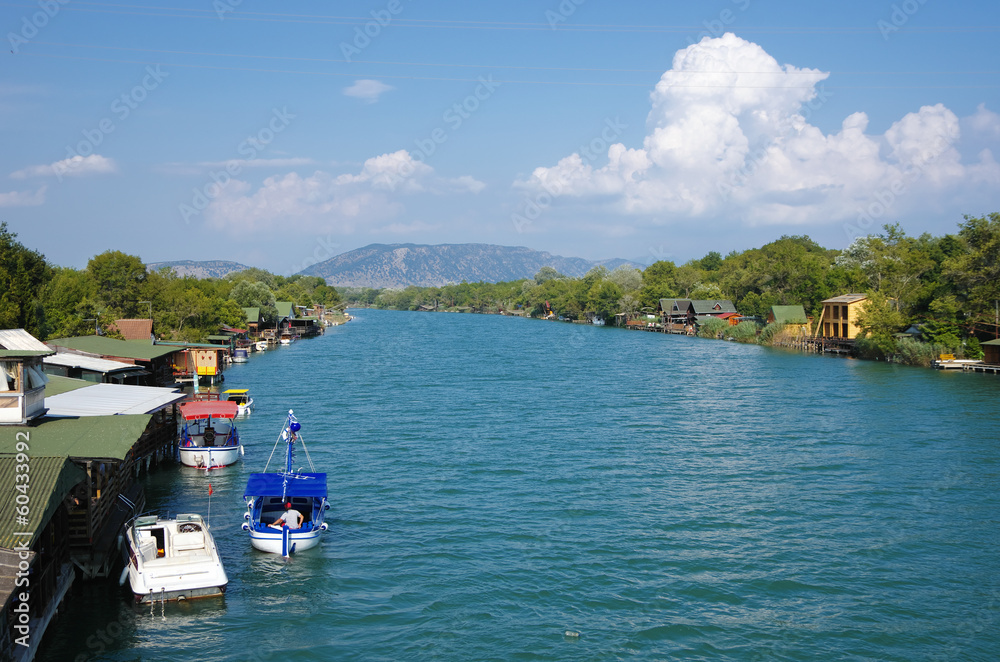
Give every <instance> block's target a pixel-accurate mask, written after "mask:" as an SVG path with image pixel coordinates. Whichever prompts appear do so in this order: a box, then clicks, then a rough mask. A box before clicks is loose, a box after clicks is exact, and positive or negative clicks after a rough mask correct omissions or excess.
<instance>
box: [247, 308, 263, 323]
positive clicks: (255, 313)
mask: <svg viewBox="0 0 1000 662" xmlns="http://www.w3.org/2000/svg"><path fill="white" fill-rule="evenodd" d="M243 313H244V314H245V315H246V316H247V321H248V322H259V321H260V308H244V309H243Z"/></svg>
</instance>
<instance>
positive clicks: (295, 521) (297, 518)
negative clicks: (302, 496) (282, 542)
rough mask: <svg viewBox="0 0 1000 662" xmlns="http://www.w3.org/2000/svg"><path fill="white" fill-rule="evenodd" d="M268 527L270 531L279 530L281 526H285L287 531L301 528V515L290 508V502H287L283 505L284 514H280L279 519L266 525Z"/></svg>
mask: <svg viewBox="0 0 1000 662" xmlns="http://www.w3.org/2000/svg"><path fill="white" fill-rule="evenodd" d="M268 526H269V527H271V528H272V529H280V528H281V527H282V526H287V527H288V528H289V529H297V528H299V527H300V526H302V513H300V512H299V511H297V510H295V509H294V508H292V504H291V502H288V503H286V504H285V512H283V513H281V517H279V518H278V519H276V520H274V521H273V522H272V523H270V524H268Z"/></svg>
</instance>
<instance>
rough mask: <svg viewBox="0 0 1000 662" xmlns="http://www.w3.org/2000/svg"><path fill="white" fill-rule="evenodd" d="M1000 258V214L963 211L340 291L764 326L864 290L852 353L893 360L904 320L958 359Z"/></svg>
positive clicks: (474, 305)
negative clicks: (873, 226) (731, 310)
mask: <svg viewBox="0 0 1000 662" xmlns="http://www.w3.org/2000/svg"><path fill="white" fill-rule="evenodd" d="M998 258H1000V214H998V213H992V214H989V215H987V216H983V217H970V216H966V217H965V219H964V220H963V221H962V222H961V223H959V224H958V228H957V231H956V232H955V233H952V234H946V235H944V236H940V237H935V236H932V235H930V234H926V233H925V234H922V235H920V236H918V237H911V236H908V235H907V234H906V232H905V231H904V230H903V229H902V227H900V226H899V225H898V224H895V225H886V226H884V227H883V228H882V229H881V231H880V232H878V233H875V234H870V235H867V236H862V237H858V238H856V239H855V240H854V241H853V242H852V243H851V244H850V245H849V246H848V247H847V248H845V249H844V250H835V249H828V248H824V247H822V246H820V245H819V244H817V243H816V242H815V241H813V240H812V239H810V238H809V237H808V236H787V235H786V236H783V237H781V238H779V239H777V240H775V241H772V242H770V243H768V244H765V245H764V246H761V247H760V248H752V249H749V250H745V251H733V252H731V253H729V254H728V255H726V256H725V257H723V256H722V255H721V254H720V253H718V252H716V251H711V252H709V253H708V254H707V255H705V256H704V257H702V258H700V259H694V260H689V261H688V262H686V263H684V264H681V265H677V264H675V263H674V262H672V261H669V260H660V261H657V262H655V263H653V264H651V265H649V266H648V267H646V268H645V269H637V268H634V267H631V266H627V265H623V266H621V267H618V268H616V269H614V270H608V269H607V268H605V267H603V266H598V267H595V268H593V269H591V270H590V271H589V272H588V273H587V274H586V275H584V276H583V277H580V278H573V277H567V276H564V275H562V274H560V273H558V272H557V271H556V270H555V269H553V268H551V267H544V268H542V269H541V270H540V271H539V272H538V273H537V274H536V275H535V277H534V278H531V279H522V280H515V281H509V282H502V283H486V282H478V283H466V282H463V283H459V284H453V285H444V286H441V287H415V286H413V287H407V288H405V289H383V290H378V289H370V288H364V289H359V288H342V294H343V296H344V298H345V300H347V301H350V302H351V303H354V304H356V305H362V306H374V307H379V308H392V309H399V310H416V309H418V308H420V307H421V306H428V307H431V308H434V309H449V308H451V309H469V310H474V311H477V312H498V311H500V310H508V311H509V310H521V311H524V312H525V314H528V315H531V316H533V317H544V316H547V315H549V314H552V315H556V316H559V317H563V318H565V319H571V320H577V319H584V318H588V317H600V318H603V319H611V318H613V317H614V316H616V315H618V314H622V315H623V316H624V317H626V318H630V317H636V316H639V315H642V314H644V313H653V312H655V311H656V309H657V306H658V303H659V300H660V299H670V298H684V299H701V300H706V299H707V300H714V299H726V300H730V301H732V302H733V303H734V304H735V306H736V309H737V310H738V311H739V312H740V313H741V314H743V315H744V316H748V317H757V318H759V319H761V320H763V319H766V316H767V313H768V311H769V310H770V308H771V306H774V305H795V304H801V305H802V306H803V308H804V309H805V311H806V313H807V314H809V315H811V316H813V317H814V318H815V319H816V320H818V319H819V318H820V316H821V314H822V303H821V302H822V301H823V300H824V299H829V298H831V297H833V296H837V295H839V294H846V293H855V292H857V293H866V294H868V296H869V299H868V301H867V302H866V304H865V306H864V312H863V314H862V318H861V320H860V326H861V327H862V333H861V336H860V339H859V341H858V343H857V346H858V352H859V353H860V354H862V355H865V356H868V357H870V358H889V357H891V356H892V355H893V354H894V353H897V352H898V349H899V348H898V341H897V340H896V338H895V336H894V334H896V333H898V332H900V331H902V330H904V329H906V328H908V327H909V326H910V325H911V324H919V325H920V329H921V334H922V338H923V340H924V341H926V342H927V343H931V344H933V346H934V347H936V348H939V349H941V350H943V351H956V352H959V353H962V352H963V350H964V349H966V347H967V345H968V341H969V340H972V339H975V338H976V337H977V336H978V337H979V338H981V339H987V338H993V337H996V335H997V330H998V329H997V326H996V323H997V319H996V318H997V302H998V300H1000V266H998V265H1000V259H998ZM972 345H973V348H977V347H978V342H974V341H973V343H972ZM976 351H977V350H976V349H973V350H972V352H971V353H972V354H975V353H976Z"/></svg>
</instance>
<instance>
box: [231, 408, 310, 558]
mask: <svg viewBox="0 0 1000 662" xmlns="http://www.w3.org/2000/svg"><path fill="white" fill-rule="evenodd" d="M301 430H302V425H301V424H300V423H299V422H298V421H297V420H296V418H295V414H294V413H293V412H292V410H291V409H289V410H288V418H286V419H285V424H284V426H282V428H281V434H279V435H278V439H277V441H275V443H274V450H272V451H271V457H274V452H275V451H276V450H277V448H278V444H280V443H284V444H285V466H284V470H283V471H279V472H271V473H268V472H267V467H268V466H270V463H271V460H270V459H268V464H267V465H266V466H265V467H264V472H263V473H253V474H250V479H249V480H248V481H247V488H246V491H244V493H243V500H244V501H245V502H246V504H247V512H246V513H245V514H244V515H243V518H244V519H245V520H246V522H244V523H243V530H244V531H247V532H249V533H250V543H251V544H252V545H253V546H254V548H255V549H259V550H260V551H262V552H270V553H272V554H281V555H282V556H291V554H292V552H296V551H302V550H305V549H309V548H310V547H315V546H316V545H318V544H319V541H320V535H321V534H322V533H323V532H324V531H326V530H327V528H329V527H328V525H327V524H326V522H324V521H323V516H324V514H325V513H326V511H327V510H328V509H329V508H330V506H329V504H328V503H327V501H326V497H327V491H326V474H325V473H316V467H315V466H313V463H312V458H310V457H309V451H308V450H307V449H306V446H305V441H304V440H303V439H302V436H301V435H300V431H301ZM296 442H298V443H300V444H301V445H302V450H303V451H305V454H306V459H308V460H309V467H310V468H311V469H312V472H310V473H303V472H300V471H293V469H292V463H293V461H294V458H295V444H296Z"/></svg>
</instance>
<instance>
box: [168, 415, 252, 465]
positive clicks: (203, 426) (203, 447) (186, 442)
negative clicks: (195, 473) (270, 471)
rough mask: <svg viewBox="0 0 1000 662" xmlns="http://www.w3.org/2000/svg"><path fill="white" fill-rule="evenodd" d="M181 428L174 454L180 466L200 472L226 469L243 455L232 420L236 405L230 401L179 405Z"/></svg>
mask: <svg viewBox="0 0 1000 662" xmlns="http://www.w3.org/2000/svg"><path fill="white" fill-rule="evenodd" d="M180 410H181V418H183V419H184V428H183V430H182V431H181V440H180V443H179V444H178V448H177V454H178V456H179V458H180V461H181V464H184V465H186V466H189V467H198V468H200V469H214V468H216V467H224V466H227V465H230V464H232V463H234V462H236V460H238V459H239V457H240V455H242V453H243V447H242V446H241V445H240V434H239V432H238V431H237V430H236V424H235V423H234V421H233V419H235V418H236V417H237V416H238V415H239V412H240V408H239V405H237V404H236V403H235V402H233V401H231V400H207V401H205V400H198V401H194V402H182V403H181V405H180Z"/></svg>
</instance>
